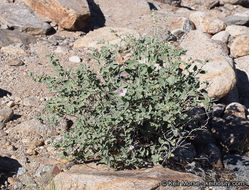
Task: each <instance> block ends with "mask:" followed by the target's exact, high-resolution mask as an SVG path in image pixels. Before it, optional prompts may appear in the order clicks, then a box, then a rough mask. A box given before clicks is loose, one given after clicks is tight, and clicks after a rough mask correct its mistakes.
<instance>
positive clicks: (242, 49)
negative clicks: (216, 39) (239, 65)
mask: <svg viewBox="0 0 249 190" xmlns="http://www.w3.org/2000/svg"><path fill="white" fill-rule="evenodd" d="M230 51H231V55H232V56H233V57H235V58H238V57H242V56H246V55H249V34H243V35H239V36H236V37H235V38H234V39H233V40H232V42H231V44H230Z"/></svg>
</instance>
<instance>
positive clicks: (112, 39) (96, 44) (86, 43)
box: [74, 27, 139, 48]
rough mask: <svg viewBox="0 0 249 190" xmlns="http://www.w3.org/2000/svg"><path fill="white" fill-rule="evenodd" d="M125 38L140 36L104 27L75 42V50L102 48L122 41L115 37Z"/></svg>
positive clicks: (132, 31) (129, 31)
mask: <svg viewBox="0 0 249 190" xmlns="http://www.w3.org/2000/svg"><path fill="white" fill-rule="evenodd" d="M115 33H117V34H118V35H121V36H125V35H127V34H131V35H135V36H138V35H139V34H138V33H137V32H136V31H134V30H130V29H126V28H112V27H103V28H100V29H97V30H94V31H92V32H89V33H88V34H87V35H85V36H83V37H82V38H80V39H78V40H77V41H75V42H74V47H75V48H82V47H86V48H100V47H102V46H104V45H107V43H109V44H115V43H119V42H120V41H121V39H120V38H119V37H117V36H116V35H115Z"/></svg>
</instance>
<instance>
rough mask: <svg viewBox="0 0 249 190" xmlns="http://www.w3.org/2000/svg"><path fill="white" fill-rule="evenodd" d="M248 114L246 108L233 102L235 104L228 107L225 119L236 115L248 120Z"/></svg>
mask: <svg viewBox="0 0 249 190" xmlns="http://www.w3.org/2000/svg"><path fill="white" fill-rule="evenodd" d="M246 112H247V110H246V107H245V106H243V105H241V104H240V103H238V102H233V103H231V104H229V105H227V107H226V109H225V112H224V117H227V116H229V115H234V116H236V117H241V118H244V119H247V118H246V115H247V114H246Z"/></svg>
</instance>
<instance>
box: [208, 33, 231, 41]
mask: <svg viewBox="0 0 249 190" xmlns="http://www.w3.org/2000/svg"><path fill="white" fill-rule="evenodd" d="M228 38H229V33H228V32H227V31H221V32H219V33H217V34H215V35H213V36H212V40H217V41H221V42H223V43H225V44H226V43H227V42H228Z"/></svg>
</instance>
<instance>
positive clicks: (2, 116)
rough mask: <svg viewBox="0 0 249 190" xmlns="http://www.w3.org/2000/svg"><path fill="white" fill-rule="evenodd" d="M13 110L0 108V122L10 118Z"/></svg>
mask: <svg viewBox="0 0 249 190" xmlns="http://www.w3.org/2000/svg"><path fill="white" fill-rule="evenodd" d="M13 115H14V112H13V110H12V109H10V108H4V109H1V110H0V122H3V123H6V122H8V121H9V120H11V119H12V117H13Z"/></svg>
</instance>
